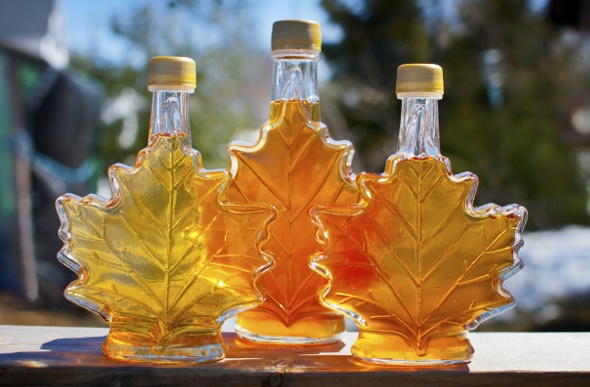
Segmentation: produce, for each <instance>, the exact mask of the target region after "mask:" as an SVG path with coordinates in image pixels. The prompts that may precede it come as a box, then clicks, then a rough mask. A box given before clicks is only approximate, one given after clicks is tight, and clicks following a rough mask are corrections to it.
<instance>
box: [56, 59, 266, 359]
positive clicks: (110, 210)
mask: <svg viewBox="0 0 590 387" xmlns="http://www.w3.org/2000/svg"><path fill="white" fill-rule="evenodd" d="M148 85H149V89H150V90H151V91H153V93H154V94H153V99H152V110H151V121H150V134H149V141H148V145H147V147H146V148H144V149H143V150H142V151H141V152H140V153H139V154H138V157H137V161H136V164H135V166H133V167H129V166H126V165H122V164H115V165H113V166H111V168H110V169H109V178H110V183H111V191H112V197H111V199H108V200H107V199H105V198H102V197H99V196H96V195H89V196H86V197H84V198H80V197H77V196H75V195H69V194H66V195H63V196H61V197H60V198H59V199H58V200H57V211H58V213H59V217H60V220H61V228H60V230H59V235H60V238H61V239H62V240H63V242H64V246H63V248H62V249H61V250H60V252H59V254H58V257H59V259H60V261H61V262H62V263H64V264H65V265H67V266H68V267H70V268H71V269H72V270H74V271H75V272H76V273H77V274H78V280H76V281H75V282H73V283H72V284H70V285H69V286H68V288H67V289H66V291H65V296H66V298H67V299H68V300H70V301H72V302H74V303H76V304H78V305H80V306H82V307H84V308H87V309H89V310H91V311H93V312H96V313H98V314H100V315H101V316H102V317H103V318H104V319H105V320H106V321H107V322H108V323H109V325H110V330H109V334H108V336H107V338H106V340H105V342H104V344H103V351H104V353H105V354H106V355H107V356H109V357H112V358H115V359H121V360H128V361H150V362H205V361H213V360H219V359H222V358H223V357H224V354H225V348H226V345H225V343H224V342H223V339H222V336H221V324H222V323H223V321H224V320H225V319H227V318H228V317H230V316H232V315H234V314H236V313H238V312H240V311H242V310H244V309H247V308H249V307H253V306H255V305H257V304H258V303H259V302H260V301H261V297H260V296H259V294H257V293H256V292H255V291H254V290H253V289H252V278H256V276H257V275H259V274H261V273H262V271H263V270H265V269H267V268H269V267H270V260H269V259H268V258H267V257H266V256H264V255H263V254H261V253H260V252H259V251H260V250H259V241H260V240H261V238H262V237H263V234H264V225H265V224H266V223H267V222H268V221H269V220H270V219H271V217H272V208H271V207H269V206H268V207H261V206H239V205H229V204H224V203H221V202H220V201H219V193H220V192H223V190H224V189H225V188H226V187H227V184H228V180H229V173H228V172H227V171H224V170H211V171H208V170H205V169H204V168H203V167H202V165H201V157H200V155H199V153H198V152H197V151H195V150H194V149H192V144H191V137H190V126H189V94H190V93H192V92H193V91H194V89H195V87H196V69H195V62H194V61H193V60H192V59H189V58H183V57H155V58H153V59H152V60H151V61H150V64H149V71H148Z"/></svg>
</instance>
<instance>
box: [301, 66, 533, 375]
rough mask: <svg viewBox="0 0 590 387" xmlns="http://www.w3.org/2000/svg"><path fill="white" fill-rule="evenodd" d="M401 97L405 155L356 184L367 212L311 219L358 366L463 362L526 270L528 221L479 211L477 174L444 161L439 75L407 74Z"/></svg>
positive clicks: (505, 211) (319, 213) (508, 210)
mask: <svg viewBox="0 0 590 387" xmlns="http://www.w3.org/2000/svg"><path fill="white" fill-rule="evenodd" d="M397 91H398V96H399V97H400V98H401V99H402V119H401V129H400V141H399V147H398V152H397V153H396V154H394V155H392V156H391V157H390V158H389V160H388V161H387V164H386V168H385V172H384V173H383V174H374V173H360V174H359V175H358V176H357V184H358V185H359V187H360V188H361V192H362V195H363V200H361V201H360V202H359V203H358V204H357V205H352V206H336V205H334V206H319V207H316V208H314V209H313V210H312V215H313V216H314V217H315V219H316V222H317V223H318V225H319V226H320V232H318V234H317V235H318V237H319V239H320V242H322V243H323V244H324V245H325V246H326V250H325V252H324V253H323V254H321V255H320V256H317V257H315V258H314V259H313V261H312V267H314V268H315V269H316V270H317V271H318V272H319V273H321V274H323V275H324V276H326V278H328V279H330V284H329V287H328V288H327V291H326V292H324V293H322V294H321V299H322V301H323V302H324V303H325V304H326V305H327V306H329V307H330V308H332V309H334V310H338V311H340V312H342V313H344V314H346V315H348V316H349V317H351V318H353V319H354V320H355V321H356V322H357V323H358V325H359V338H358V340H357V341H356V343H355V344H354V345H353V347H352V355H353V356H354V357H355V358H357V359H359V360H363V361H368V362H375V363H383V364H400V365H445V364H454V363H464V362H467V361H469V359H470V358H471V355H472V353H473V348H472V347H471V345H470V343H469V340H468V339H467V330H469V329H474V328H475V327H476V326H477V325H478V324H479V323H480V322H481V321H482V320H484V319H486V318H489V317H491V316H493V315H495V314H497V313H499V312H501V311H503V310H506V309H508V308H510V307H511V306H512V305H513V303H514V300H513V299H512V297H511V295H510V294H509V293H507V292H506V291H505V290H504V289H503V288H502V283H503V281H504V280H506V279H507V278H508V277H509V276H511V275H512V274H514V273H515V272H516V271H518V270H519V269H520V268H521V267H522V263H521V261H520V260H519V259H518V256H517V252H518V249H519V248H520V246H521V245H522V239H521V233H522V229H523V227H524V223H525V222H526V216H527V213H526V210H525V209H524V208H523V207H521V206H518V205H510V206H505V207H500V206H497V205H494V204H489V205H486V206H483V207H474V205H473V199H474V196H475V191H476V188H477V177H476V176H475V175H473V174H471V173H462V174H459V175H453V174H452V172H451V165H450V161H449V160H448V159H446V158H445V157H443V156H442V155H441V154H440V146H439V128H438V110H437V99H440V98H442V69H441V68H440V67H438V66H435V65H407V66H402V67H400V70H398V88H397Z"/></svg>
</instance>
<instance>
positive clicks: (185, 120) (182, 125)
mask: <svg viewBox="0 0 590 387" xmlns="http://www.w3.org/2000/svg"><path fill="white" fill-rule="evenodd" d="M189 94H190V92H188V91H181V90H158V89H156V90H154V94H153V97H152V111H151V117H150V139H149V141H150V142H151V141H152V140H153V138H154V137H155V136H158V135H165V136H181V137H185V138H186V139H187V140H188V142H189V143H190V135H191V129H190V115H189Z"/></svg>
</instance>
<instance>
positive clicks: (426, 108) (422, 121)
mask: <svg viewBox="0 0 590 387" xmlns="http://www.w3.org/2000/svg"><path fill="white" fill-rule="evenodd" d="M399 98H400V99H401V100H402V114H401V122H400V130H399V143H398V153H403V154H405V155H406V156H409V157H420V158H424V157H428V156H433V157H436V156H440V134H439V126H438V99H440V98H437V97H434V98H433V97H430V96H429V97H424V96H403V97H399Z"/></svg>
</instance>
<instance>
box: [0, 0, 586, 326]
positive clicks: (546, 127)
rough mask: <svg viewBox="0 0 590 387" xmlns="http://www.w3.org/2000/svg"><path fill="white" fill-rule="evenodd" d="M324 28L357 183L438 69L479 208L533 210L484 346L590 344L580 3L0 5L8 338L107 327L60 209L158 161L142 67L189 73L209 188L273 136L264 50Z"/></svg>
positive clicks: (329, 107)
mask: <svg viewBox="0 0 590 387" xmlns="http://www.w3.org/2000/svg"><path fill="white" fill-rule="evenodd" d="M280 19H312V20H316V21H318V22H320V23H321V25H322V33H323V42H324V46H323V54H322V57H323V61H322V63H321V65H320V78H321V83H320V94H321V101H322V120H323V121H324V122H325V123H326V124H327V125H328V127H329V128H330V133H331V135H332V137H334V138H336V139H348V140H350V141H352V142H353V144H354V146H355V148H356V153H355V158H354V163H353V168H354V170H355V172H360V171H372V172H382V171H383V166H384V163H385V160H386V159H387V157H388V156H389V155H390V154H392V153H394V152H395V151H396V147H397V134H398V127H399V116H400V103H399V101H398V100H397V99H396V96H395V93H394V89H395V74H396V69H397V67H398V66H399V65H400V64H403V63H408V62H433V63H438V64H440V65H441V66H442V67H443V69H444V76H445V96H444V99H443V100H442V101H441V102H440V103H439V106H440V114H441V117H440V121H441V149H442V153H443V154H444V155H445V156H447V157H449V158H450V159H451V161H452V163H453V171H454V172H455V173H459V172H463V171H467V170H468V171H471V172H474V173H475V174H477V175H478V176H479V178H480V186H479V190H478V193H477V196H476V204H477V205H482V204H485V203H488V202H495V203H498V204H501V205H506V204H510V203H519V204H522V205H524V206H525V207H527V209H528V210H529V221H528V224H527V226H526V232H525V235H524V239H525V246H524V247H523V248H522V249H521V254H520V255H521V257H522V259H523V260H524V261H525V269H524V270H523V271H521V272H520V273H518V274H517V275H515V276H514V277H512V278H511V279H510V280H509V281H507V283H506V285H505V287H506V288H507V289H508V290H510V291H511V292H512V293H513V294H514V296H515V297H516V299H517V306H516V307H515V308H514V309H512V310H510V311H509V312H507V313H504V314H502V315H500V316H498V317H496V318H494V319H492V320H489V321H487V322H486V323H484V324H482V326H481V327H480V328H479V330H517V331H525V330H528V331H588V330H590V228H589V221H590V217H589V209H590V205H589V189H590V39H589V33H590V2H586V1H582V0H530V1H526V0H452V1H442V0H439V1H436V0H396V1H389V0H364V1H363V0H297V1H295V0H293V1H291V0H284V1H272V0H261V1H255V0H246V1H238V0H209V1H205V0H201V1H199V0H168V1H155V0H152V1H149V0H129V1H118V0H103V1H100V2H98V1H90V0H86V1H85V0H82V1H79V0H61V1H60V0H0V323H2V324H23V325H90V326H104V323H103V322H102V321H100V319H99V318H98V317H96V316H94V315H92V314H90V313H87V312H85V311H84V310H82V309H81V308H79V307H76V306H74V305H73V304H70V303H68V302H67V301H66V300H65V299H64V298H63V295H62V292H63V289H64V288H65V287H66V286H67V284H68V283H69V282H71V281H73V280H74V279H75V278H76V276H75V274H74V273H73V272H71V271H70V270H69V269H67V268H66V267H65V266H63V265H61V264H60V263H59V262H58V261H57V259H56V253H57V251H58V250H59V249H60V247H61V245H62V244H61V241H60V240H59V238H58V237H57V230H58V227H59V220H58V217H57V214H56V213H55V208H54V202H55V199H56V198H57V197H58V196H59V195H61V194H63V193H66V192H71V193H75V194H78V195H86V194H88V193H99V194H100V195H102V196H106V197H108V196H109V195H110V189H109V185H108V181H107V180H106V171H107V168H108V166H110V165H111V164H113V163H115V162H123V163H126V164H134V162H135V156H136V154H137V152H138V151H139V150H140V149H141V148H143V147H144V146H145V145H146V143H147V134H148V122H149V106H150V99H151V96H150V93H149V92H148V91H147V86H146V79H147V78H146V68H147V62H148V60H149V59H150V58H151V57H152V56H155V55H182V56H188V57H191V58H193V59H195V61H196V63H197V72H198V88H197V90H196V93H195V94H194V95H193V96H192V97H191V129H192V137H193V145H194V147H195V148H196V149H198V150H199V151H200V153H201V154H202V156H203V163H204V165H205V167H206V168H224V167H227V166H228V165H229V162H228V159H227V156H226V153H225V147H226V145H227V143H228V142H230V141H232V140H241V141H255V140H256V139H257V137H258V130H259V128H260V126H261V125H262V124H263V123H264V121H265V120H266V118H267V116H268V108H269V101H270V89H271V61H270V35H271V30H272V23H273V22H274V21H276V20H280Z"/></svg>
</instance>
